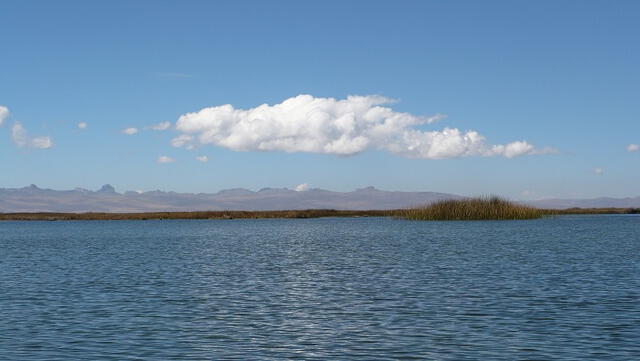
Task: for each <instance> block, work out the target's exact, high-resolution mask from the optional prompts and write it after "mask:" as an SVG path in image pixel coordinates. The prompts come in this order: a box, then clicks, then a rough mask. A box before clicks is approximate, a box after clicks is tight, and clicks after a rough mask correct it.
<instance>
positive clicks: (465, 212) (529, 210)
mask: <svg viewBox="0 0 640 361" xmlns="http://www.w3.org/2000/svg"><path fill="white" fill-rule="evenodd" d="M545 214H546V213H545V211H544V210H542V209H538V208H534V207H528V206H524V205H520V204H517V203H514V202H510V201H508V200H505V199H502V198H499V197H495V196H490V197H478V198H467V199H458V200H454V199H450V200H443V201H438V202H436V203H433V204H431V205H429V206H425V207H419V208H412V209H407V210H405V211H404V212H403V217H404V218H406V219H411V220H424V221H463V220H500V219H534V218H540V217H543V216H544V215H545Z"/></svg>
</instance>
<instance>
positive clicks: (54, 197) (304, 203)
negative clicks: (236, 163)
mask: <svg viewBox="0 0 640 361" xmlns="http://www.w3.org/2000/svg"><path fill="white" fill-rule="evenodd" d="M461 198H465V197H463V196H460V195H455V194H448V193H436V192H394V191H384V190H379V189H376V188H374V187H366V188H361V189H357V190H355V191H352V192H333V191H328V190H324V189H318V188H312V189H309V190H305V191H295V190H291V189H287V188H263V189H261V190H259V191H251V190H248V189H243V188H234V189H226V190H222V191H220V192H217V193H177V192H164V191H159V190H157V191H149V192H131V191H128V192H124V193H118V192H117V191H116V190H115V188H114V187H113V186H111V185H109V184H106V185H104V186H102V188H100V189H98V190H97V191H91V190H87V189H82V188H76V189H74V190H53V189H42V188H39V187H37V186H35V185H33V184H32V185H30V186H28V187H24V188H0V212H2V213H11V212H123V213H124V212H161V211H204V210H209V211H216V210H285V209H292V210H293V209H348V210H369V209H399V208H407V207H412V206H420V205H427V204H430V203H433V202H435V201H438V200H442V199H461ZM524 203H527V204H530V205H533V206H537V207H541V208H558V209H561V208H571V207H580V208H598V207H619V208H629V207H634V208H635V207H640V197H635V198H594V199H547V200H540V201H529V202H524Z"/></svg>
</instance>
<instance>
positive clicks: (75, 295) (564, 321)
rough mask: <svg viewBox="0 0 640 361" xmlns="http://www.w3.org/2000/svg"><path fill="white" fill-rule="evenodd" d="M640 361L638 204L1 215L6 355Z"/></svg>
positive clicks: (2, 346)
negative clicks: (496, 214)
mask: <svg viewBox="0 0 640 361" xmlns="http://www.w3.org/2000/svg"><path fill="white" fill-rule="evenodd" d="M98 359H100V360H125V359H130V360H204V359H210V360H214V359H238V360H249V359H250V360H260V359H273V360H281V359H307V360H311V359H333V360H337V359H353V360H378V359H380V360H383V359H434V360H532V359H535V360H549V359H558V360H588V359H592V360H638V359H640V216H563V217H558V218H553V219H542V220H533V221H506V222H502V221H494V222H412V221H403V220H394V219H384V218H360V219H329V218H327V219H306V220H302V219H296V220H215V221H214V220H211V221H106V222H98V221H96V222H0V360H98Z"/></svg>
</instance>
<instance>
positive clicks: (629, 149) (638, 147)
mask: <svg viewBox="0 0 640 361" xmlns="http://www.w3.org/2000/svg"><path fill="white" fill-rule="evenodd" d="M639 150H640V145H638V144H629V145H627V152H637V151H639Z"/></svg>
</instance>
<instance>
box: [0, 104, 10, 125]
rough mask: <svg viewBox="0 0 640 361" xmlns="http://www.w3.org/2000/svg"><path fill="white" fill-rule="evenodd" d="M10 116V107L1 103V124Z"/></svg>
mask: <svg viewBox="0 0 640 361" xmlns="http://www.w3.org/2000/svg"><path fill="white" fill-rule="evenodd" d="M7 118H9V108H7V107H5V106H3V105H0V125H2V123H4V120H5V119H7Z"/></svg>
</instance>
